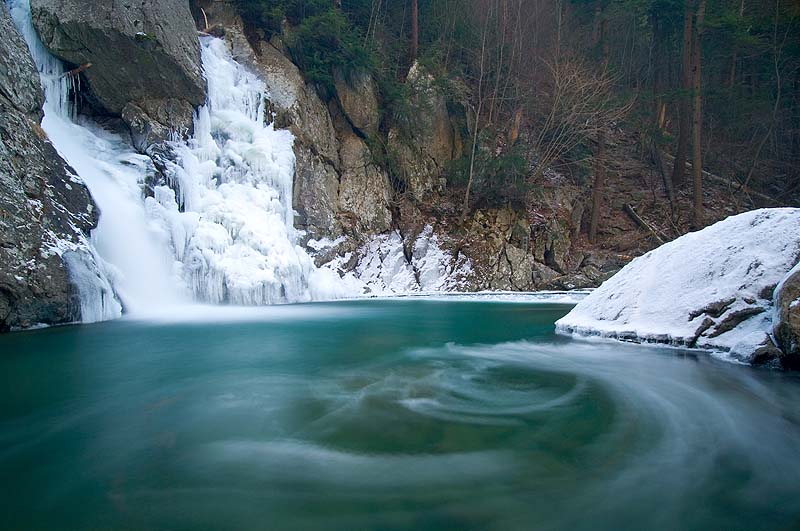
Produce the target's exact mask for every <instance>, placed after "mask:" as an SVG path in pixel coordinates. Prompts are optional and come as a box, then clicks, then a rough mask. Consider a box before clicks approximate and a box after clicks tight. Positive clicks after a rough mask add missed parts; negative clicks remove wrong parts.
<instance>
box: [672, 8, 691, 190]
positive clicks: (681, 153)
mask: <svg viewBox="0 0 800 531" xmlns="http://www.w3.org/2000/svg"><path fill="white" fill-rule="evenodd" d="M692 3H693V2H692V0H686V8H685V9H686V11H685V12H684V18H683V60H682V65H683V77H682V81H681V88H682V89H683V91H684V92H685V93H684V94H682V95H681V102H680V111H679V112H680V116H679V122H678V148H677V149H676V150H675V163H674V165H673V167H672V184H673V185H674V186H675V187H676V188H677V187H679V186H680V185H682V184H683V179H684V175H685V174H686V157H687V156H688V153H689V120H690V115H691V102H690V100H689V99H688V97H687V94H686V93H688V92H689V91H690V90H691V88H692V42H693V41H692V31H693V18H694V12H693V10H692Z"/></svg>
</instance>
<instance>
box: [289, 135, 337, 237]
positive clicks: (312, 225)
mask: <svg viewBox="0 0 800 531" xmlns="http://www.w3.org/2000/svg"><path fill="white" fill-rule="evenodd" d="M294 154H295V159H296V166H295V175H294V190H293V198H292V203H293V205H294V209H295V210H296V211H297V213H298V215H299V217H298V218H296V219H295V227H297V228H298V229H300V230H304V231H306V232H308V235H309V236H310V237H312V238H315V239H319V238H324V237H327V238H336V237H338V236H339V235H341V225H340V224H339V219H338V216H337V215H338V196H339V175H338V173H336V170H335V169H334V167H333V166H332V165H331V164H330V163H328V162H326V161H325V159H323V158H322V157H320V156H319V155H317V154H316V153H314V151H313V150H312V149H311V148H309V147H307V146H305V145H303V144H299V143H295V146H294Z"/></svg>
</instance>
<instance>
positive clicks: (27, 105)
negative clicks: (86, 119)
mask: <svg viewBox="0 0 800 531" xmlns="http://www.w3.org/2000/svg"><path fill="white" fill-rule="evenodd" d="M0 31H2V33H3V39H2V40H0V331H7V330H10V329H17V328H26V327H30V326H33V325H36V324H40V323H44V324H58V323H67V322H72V321H75V320H76V319H79V318H80V307H79V302H78V297H77V292H76V289H75V287H74V286H73V285H72V282H71V281H70V275H69V271H68V269H67V267H66V265H65V263H64V261H63V259H62V255H66V254H67V253H70V252H72V253H80V254H82V255H83V256H84V259H85V260H88V261H89V262H91V263H92V265H94V267H96V264H93V258H92V257H91V255H89V254H88V251H87V249H86V247H85V245H84V244H83V241H84V238H85V236H86V234H88V232H89V231H90V230H91V229H92V228H94V227H95V225H96V222H97V208H96V206H95V205H94V203H93V202H92V199H91V197H90V196H89V193H88V191H87V189H86V187H85V186H84V185H83V183H82V182H81V181H80V180H78V179H77V178H75V177H73V176H72V174H73V172H72V171H71V170H70V168H69V167H68V166H67V165H66V163H65V162H64V161H63V160H62V159H61V157H59V155H58V153H57V152H56V150H55V148H53V146H52V145H51V144H50V142H49V141H48V140H47V135H46V134H45V132H44V131H43V130H42V128H41V127H40V125H39V120H40V118H41V107H40V106H41V103H42V101H43V96H42V89H41V86H40V85H39V82H38V80H39V76H38V72H37V71H36V69H35V67H34V65H33V61H32V59H31V57H30V54H29V52H28V48H27V46H26V45H25V43H24V41H23V40H22V37H21V36H20V35H19V33H18V32H17V30H16V28H15V27H14V25H13V23H12V21H11V18H10V16H9V14H8V11H7V9H6V6H5V4H4V3H2V4H0Z"/></svg>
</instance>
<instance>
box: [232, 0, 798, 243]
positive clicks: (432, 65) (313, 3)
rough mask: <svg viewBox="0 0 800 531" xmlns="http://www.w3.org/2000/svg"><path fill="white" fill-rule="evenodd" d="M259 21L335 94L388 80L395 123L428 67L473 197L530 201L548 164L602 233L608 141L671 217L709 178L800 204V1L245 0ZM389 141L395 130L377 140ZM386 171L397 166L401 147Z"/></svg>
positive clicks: (694, 223)
mask: <svg viewBox="0 0 800 531" xmlns="http://www.w3.org/2000/svg"><path fill="white" fill-rule="evenodd" d="M238 5H239V8H240V10H241V12H242V14H243V17H244V18H245V20H246V21H247V22H248V23H249V24H250V25H251V28H253V29H255V30H257V31H260V32H262V33H263V34H265V35H266V36H268V37H269V36H271V35H283V37H284V39H285V41H286V42H285V43H286V45H287V46H288V48H289V50H290V52H291V54H292V57H293V59H294V60H295V62H296V63H297V64H298V65H299V66H300V68H301V69H302V71H303V73H304V76H305V77H306V79H307V80H309V81H311V82H313V83H315V86H316V87H317V90H318V92H319V93H320V94H321V95H322V96H323V97H325V96H326V95H327V96H328V97H329V93H330V90H331V86H332V80H333V74H334V72H336V71H337V70H338V71H344V72H348V71H354V70H361V71H363V70H367V71H369V72H370V73H371V74H372V75H373V76H374V78H375V79H376V80H378V83H379V87H380V92H381V99H382V101H381V104H382V113H383V114H382V116H383V121H382V127H381V131H383V132H384V133H385V131H387V130H388V128H389V127H391V126H397V125H400V126H405V127H408V128H413V127H414V117H415V115H417V113H418V112H419V109H414V108H411V107H410V105H409V100H408V98H407V97H406V94H405V92H404V91H405V85H404V80H405V77H406V75H407V74H408V71H409V68H410V67H411V65H412V64H413V63H415V62H418V63H419V64H421V65H423V66H424V67H425V68H426V70H427V71H428V72H430V73H432V74H433V75H434V76H435V77H436V80H437V83H439V84H440V85H441V86H442V87H444V88H445V89H446V90H447V93H448V95H449V99H450V102H451V104H452V105H454V106H461V107H463V110H464V111H465V115H466V122H467V123H466V124H465V137H466V140H465V149H464V155H463V157H462V158H461V159H460V160H458V161H455V162H454V163H453V164H452V167H451V168H449V169H448V172H447V174H448V183H449V185H450V187H451V189H454V190H459V193H460V194H461V195H463V209H464V213H465V214H466V211H467V210H468V209H469V208H470V205H472V204H475V203H476V202H477V203H480V202H483V203H490V204H491V203H493V204H498V203H501V204H502V203H505V204H509V205H511V206H522V205H524V204H525V202H526V198H527V197H528V194H529V193H530V192H531V191H533V190H535V189H536V187H537V186H538V183H540V182H541V179H542V178H543V176H544V175H546V174H547V173H548V172H556V173H558V174H563V175H565V176H567V178H569V179H572V180H573V181H575V182H577V183H578V184H580V185H581V186H584V187H586V189H587V190H591V191H590V192H587V193H590V194H591V196H592V201H591V202H592V204H593V208H592V216H591V222H590V227H589V231H588V232H589V238H590V240H592V239H593V238H594V237H595V235H596V231H597V223H598V219H597V210H598V206H599V202H600V197H601V195H602V193H603V190H604V188H605V187H608V186H613V185H614V175H613V173H612V172H610V171H608V167H609V165H610V159H611V158H612V157H613V156H614V155H611V154H609V153H608V152H607V149H606V144H607V139H608V138H609V135H613V134H614V132H615V131H625V132H626V133H628V134H632V135H634V137H635V138H636V141H635V145H636V146H635V152H636V153H635V156H636V158H638V159H639V160H640V161H643V162H645V163H647V164H648V165H650V166H651V167H652V168H653V169H654V171H655V172H657V173H658V174H660V177H661V179H660V180H661V184H662V185H663V192H664V196H665V197H666V198H667V201H669V203H670V205H669V211H670V212H683V214H684V216H685V219H686V220H687V221H688V222H689V223H690V226H691V227H694V228H698V227H701V226H704V224H705V223H706V222H707V221H705V220H704V205H703V186H704V184H705V182H706V181H707V180H708V179H710V178H713V179H716V180H717V181H718V182H723V183H725V186H726V187H727V190H728V191H727V196H728V197H727V200H728V201H730V203H731V204H734V205H739V204H740V203H742V202H748V203H749V204H754V203H755V204H758V203H761V204H763V206H777V205H794V204H796V203H797V202H798V198H800V101H799V100H800V4H798V3H797V2H795V1H791V0H775V1H774V2H773V1H771V0H769V1H767V0H686V1H681V0H407V1H406V0H403V1H396V0H394V1H389V0H333V1H332V0H277V1H276V0H238ZM372 140H373V144H374V145H376V146H378V147H380V146H381V145H382V144H383V143H382V142H381V141H380V139H372ZM373 151H374V152H378V153H382V158H383V163H384V164H385V165H386V166H387V169H388V170H389V171H390V173H391V171H392V163H391V161H392V153H391V152H387V150H386V149H385V146H384V149H382V150H381V149H378V150H373Z"/></svg>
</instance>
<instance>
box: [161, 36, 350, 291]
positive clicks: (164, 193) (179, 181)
mask: <svg viewBox="0 0 800 531" xmlns="http://www.w3.org/2000/svg"><path fill="white" fill-rule="evenodd" d="M201 46H202V60H203V68H204V70H205V73H206V79H207V81H208V103H207V104H206V105H205V106H203V107H201V108H200V109H199V110H198V111H197V115H196V116H195V122H194V125H195V131H194V136H193V138H191V139H190V140H189V141H188V142H187V143H176V144H174V146H173V149H174V151H175V153H176V155H177V161H178V162H177V163H175V164H171V165H170V170H169V174H170V175H169V176H168V179H169V181H170V182H169V186H167V185H162V186H158V187H156V189H155V197H154V198H148V199H147V208H148V211H150V212H151V213H152V214H153V215H154V216H155V217H157V218H159V219H160V220H161V221H162V222H163V223H164V226H165V227H167V228H168V232H169V234H170V235H171V245H172V249H173V251H174V254H175V257H176V258H177V259H178V260H180V261H181V262H182V264H183V268H184V278H185V279H186V281H187V283H188V284H189V286H190V287H191V289H192V292H193V293H194V296H195V297H196V298H197V299H198V300H201V301H204V302H210V303H223V302H227V303H233V304H243V305H261V304H273V303H280V302H298V301H309V300H315V299H324V298H332V297H336V296H343V295H345V294H346V293H345V292H344V288H343V285H342V282H341V280H340V279H339V277H338V275H336V274H335V273H333V272H332V271H329V270H318V269H317V268H316V267H315V266H314V262H313V260H312V259H311V257H309V256H308V254H307V253H306V251H305V250H304V249H303V248H302V247H300V246H299V245H298V244H297V243H296V238H295V230H294V228H293V219H294V211H293V209H292V184H293V179H294V164H295V160H294V152H293V150H292V144H293V142H294V138H293V136H292V134H291V133H290V132H289V131H278V130H275V129H274V128H273V126H272V125H265V113H266V87H265V86H264V83H263V82H262V81H261V80H259V79H258V78H257V77H256V76H255V75H254V74H252V73H251V72H250V71H248V70H247V69H245V68H244V67H243V66H241V65H240V64H238V63H237V62H236V61H234V60H233V59H232V58H231V55H230V52H229V51H228V48H227V47H226V45H225V43H224V41H222V40H220V39H216V38H213V37H204V38H203V39H201ZM175 190H177V191H178V194H177V197H176V194H175Z"/></svg>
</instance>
